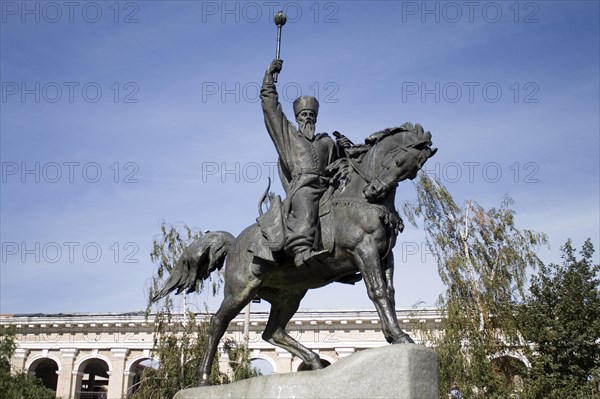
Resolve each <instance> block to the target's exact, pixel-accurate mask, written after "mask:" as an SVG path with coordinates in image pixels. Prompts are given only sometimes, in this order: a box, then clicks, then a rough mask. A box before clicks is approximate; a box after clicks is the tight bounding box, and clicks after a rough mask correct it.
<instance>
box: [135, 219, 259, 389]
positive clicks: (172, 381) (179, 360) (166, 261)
mask: <svg viewBox="0 0 600 399" xmlns="http://www.w3.org/2000/svg"><path fill="white" fill-rule="evenodd" d="M200 237H202V234H201V233H199V232H194V231H192V229H190V228H189V227H188V226H185V225H184V226H183V227H178V226H173V225H167V224H165V223H163V224H162V225H161V236H160V237H159V238H158V239H155V240H154V243H153V244H154V245H153V250H152V253H151V259H152V261H153V262H155V263H157V264H158V267H157V271H156V275H155V276H154V277H153V278H152V286H151V288H150V292H149V299H148V306H147V308H146V316H147V317H149V316H150V314H151V313H154V315H155V320H154V326H155V330H154V348H153V356H154V357H155V358H157V359H158V364H159V365H158V368H157V369H153V368H150V367H148V368H146V369H145V370H144V372H143V373H142V376H141V378H140V383H139V384H138V385H137V386H136V387H135V393H134V394H133V396H132V398H133V399H138V398H139V399H171V398H172V397H173V395H175V393H176V392H178V391H179V390H181V389H185V388H189V387H193V386H196V383H197V380H198V367H199V365H200V362H201V361H202V358H203V356H204V347H205V344H206V338H207V334H208V322H209V314H208V312H206V315H205V316H204V317H202V318H201V319H200V320H197V319H196V314H194V313H193V312H190V311H187V309H184V314H183V317H180V318H178V317H177V315H176V314H174V312H173V302H172V300H171V298H170V297H166V298H165V299H164V300H163V301H161V302H160V303H159V304H153V302H152V300H151V298H152V297H153V293H154V292H156V291H158V290H159V289H160V287H161V285H162V284H163V283H164V281H165V280H166V279H167V278H168V274H169V273H170V272H171V270H172V269H173V266H174V265H175V262H176V261H177V260H178V259H179V257H180V256H181V254H182V253H183V251H184V249H185V248H186V247H187V246H188V245H189V244H190V243H191V242H192V241H194V240H195V239H198V238H200ZM207 282H208V283H211V291H212V294H213V295H216V294H217V293H218V292H219V290H220V288H221V284H222V278H221V276H220V275H218V274H216V277H215V278H213V277H212V276H211V278H210V279H209V280H207ZM205 283H206V282H204V281H201V282H199V283H198V284H199V285H200V286H199V287H197V288H198V289H197V290H196V291H197V292H200V291H201V290H202V289H204V288H206V287H205ZM183 302H184V308H185V294H183ZM153 306H154V310H153ZM224 346H225V350H226V352H227V353H228V355H229V357H230V362H232V361H233V363H235V367H232V370H233V373H232V374H233V375H232V377H231V378H230V377H229V376H228V375H226V374H223V373H221V372H220V370H219V366H218V364H219V362H218V354H217V361H216V362H214V363H213V370H212V372H211V380H210V382H211V384H213V385H217V384H223V383H228V382H231V381H236V380H238V379H243V378H248V377H251V376H254V375H258V373H257V372H256V370H255V369H253V368H252V367H251V366H250V357H249V352H248V350H247V348H245V346H244V345H243V344H241V345H240V344H238V343H236V342H233V341H227V342H225V345H224ZM242 347H243V348H245V349H243V348H242ZM241 348H242V349H241ZM232 359H233V360H232ZM233 363H232V364H233Z"/></svg>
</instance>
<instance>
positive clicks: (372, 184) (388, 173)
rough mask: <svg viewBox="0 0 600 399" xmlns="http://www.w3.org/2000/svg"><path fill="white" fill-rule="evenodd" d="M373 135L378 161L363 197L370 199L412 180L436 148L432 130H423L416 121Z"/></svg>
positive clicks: (379, 197)
mask: <svg viewBox="0 0 600 399" xmlns="http://www.w3.org/2000/svg"><path fill="white" fill-rule="evenodd" d="M386 132H387V133H386V134H384V135H383V136H379V137H377V138H376V139H377V140H378V141H377V142H376V144H377V145H376V146H375V147H374V148H373V149H374V150H375V148H376V147H379V149H377V154H375V155H376V158H379V159H381V163H379V165H378V166H375V168H374V170H373V172H374V173H373V174H372V176H373V177H372V178H371V180H370V181H369V184H368V185H367V186H366V187H365V188H364V189H363V193H364V195H365V198H366V199H367V200H368V201H370V202H373V201H377V200H380V199H383V198H384V197H385V196H386V195H387V193H388V192H389V191H390V190H391V189H392V188H394V187H395V186H396V185H397V184H398V182H400V181H402V180H406V179H409V180H412V179H414V178H415V177H416V176H417V173H418V172H419V170H421V168H422V167H423V165H424V164H425V162H426V161H427V159H429V158H431V157H432V156H433V155H434V154H435V153H436V152H437V148H431V133H429V132H424V131H423V127H422V126H421V125H419V124H417V125H416V126H414V127H413V126H412V124H410V123H405V124H404V125H402V126H401V127H399V128H395V129H388V130H387V131H386Z"/></svg>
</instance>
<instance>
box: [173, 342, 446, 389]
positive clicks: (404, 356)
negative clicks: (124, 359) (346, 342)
mask: <svg viewBox="0 0 600 399" xmlns="http://www.w3.org/2000/svg"><path fill="white" fill-rule="evenodd" d="M201 398H394V399H398V398H402V399H437V398H438V359H437V355H436V354H435V353H434V352H433V351H432V350H430V349H427V348H424V347H422V346H418V345H409V344H404V345H388V346H385V347H382V348H376V349H368V350H364V351H360V352H357V353H354V354H352V355H350V356H347V357H345V358H343V359H341V360H339V361H338V362H337V363H334V364H333V365H331V366H329V367H327V368H326V369H323V370H315V371H303V372H299V373H288V374H274V375H269V376H262V377H256V378H251V379H248V380H243V381H238V382H235V383H232V384H228V385H219V386H211V387H200V388H191V389H185V390H183V391H180V392H178V393H177V394H176V395H175V397H174V399H201Z"/></svg>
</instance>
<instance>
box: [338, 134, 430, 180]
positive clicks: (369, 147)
mask: <svg viewBox="0 0 600 399" xmlns="http://www.w3.org/2000/svg"><path fill="white" fill-rule="evenodd" d="M400 133H404V134H403V135H402V137H401V142H399V143H398V144H397V145H396V146H394V147H393V148H392V149H391V150H390V149H384V151H389V153H388V154H391V155H395V154H397V153H398V152H400V151H403V150H405V149H406V148H408V147H420V146H423V145H431V144H432V143H431V133H429V132H425V131H424V130H423V127H422V126H421V125H420V124H418V123H417V124H416V125H414V126H413V124H412V123H410V122H406V123H404V124H402V125H401V126H398V127H392V128H386V129H383V130H379V131H377V132H375V133H373V134H371V135H369V136H368V137H367V138H366V139H365V143H364V144H358V145H355V146H353V147H351V148H348V149H347V150H346V156H347V157H348V158H350V159H351V160H352V161H353V162H355V163H356V164H358V165H362V164H363V161H364V159H365V156H366V154H368V153H369V152H370V151H376V150H377V149H378V148H377V146H378V144H379V143H382V142H383V141H385V140H386V139H388V138H390V137H392V136H397V135H398V134H400ZM377 155H379V154H374V156H377ZM347 163H348V160H346V159H344V158H341V159H338V160H337V161H335V162H334V163H333V164H332V165H330V167H329V169H330V170H332V171H334V174H335V180H343V179H345V178H347V177H348V173H349V172H350V169H349V168H347V167H343V166H344V165H345V164H347Z"/></svg>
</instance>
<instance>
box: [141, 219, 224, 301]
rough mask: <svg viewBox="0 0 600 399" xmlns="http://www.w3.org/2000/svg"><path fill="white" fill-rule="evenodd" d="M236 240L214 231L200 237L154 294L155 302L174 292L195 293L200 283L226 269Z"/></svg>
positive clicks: (187, 249) (189, 247)
mask: <svg viewBox="0 0 600 399" xmlns="http://www.w3.org/2000/svg"><path fill="white" fill-rule="evenodd" d="M233 240H235V237H234V236H233V235H231V234H229V233H228V232H226V231H211V232H208V233H206V234H204V235H202V237H199V238H197V239H196V240H195V241H194V242H192V243H191V244H190V245H189V246H188V247H187V248H186V249H185V250H184V251H183V255H181V257H180V258H179V259H178V260H177V263H175V266H174V267H173V269H172V270H171V274H170V275H169V279H168V280H167V281H166V282H165V284H164V286H163V287H162V288H161V289H160V290H159V291H158V292H156V293H155V294H153V295H152V302H154V301H158V300H159V299H162V298H164V297H166V296H167V295H169V294H170V293H171V292H173V291H174V290H177V292H176V294H180V293H181V292H182V291H184V290H186V293H190V292H194V291H196V285H197V282H198V281H203V280H206V279H207V278H208V276H210V274H211V273H212V272H213V271H215V270H217V269H221V268H222V267H223V264H224V263H225V257H226V256H227V252H228V251H229V248H230V246H231V244H232V242H233Z"/></svg>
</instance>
